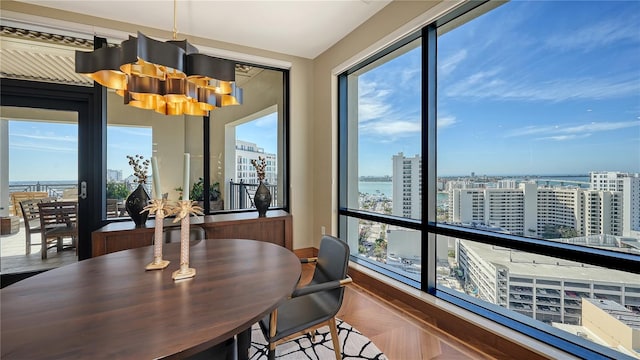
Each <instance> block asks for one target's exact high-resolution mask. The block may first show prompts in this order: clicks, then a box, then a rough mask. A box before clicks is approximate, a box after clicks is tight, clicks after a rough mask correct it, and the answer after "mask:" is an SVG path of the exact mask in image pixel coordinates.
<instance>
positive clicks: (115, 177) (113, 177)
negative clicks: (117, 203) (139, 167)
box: [107, 169, 122, 182]
mask: <svg viewBox="0 0 640 360" xmlns="http://www.w3.org/2000/svg"><path fill="white" fill-rule="evenodd" d="M107 181H114V182H121V181H122V170H113V169H107Z"/></svg>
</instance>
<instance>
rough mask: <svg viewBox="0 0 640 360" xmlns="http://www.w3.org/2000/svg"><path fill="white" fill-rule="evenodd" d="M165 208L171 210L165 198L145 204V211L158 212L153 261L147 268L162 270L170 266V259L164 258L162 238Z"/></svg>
mask: <svg viewBox="0 0 640 360" xmlns="http://www.w3.org/2000/svg"><path fill="white" fill-rule="evenodd" d="M165 209H167V210H170V207H169V206H168V204H167V200H165V199H153V200H151V203H150V204H149V205H147V206H145V208H144V211H148V212H149V213H151V214H153V213H155V214H156V227H155V233H154V241H153V261H152V262H151V263H149V264H148V265H147V266H146V267H145V269H146V270H162V269H164V268H166V267H167V266H169V263H170V261H169V260H163V259H162V244H163V242H164V239H163V238H162V227H163V224H164V214H165Z"/></svg>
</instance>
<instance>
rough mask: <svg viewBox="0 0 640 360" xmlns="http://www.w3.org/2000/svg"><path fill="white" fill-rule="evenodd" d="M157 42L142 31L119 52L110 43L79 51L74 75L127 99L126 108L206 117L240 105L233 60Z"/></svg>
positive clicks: (185, 44) (188, 46)
mask: <svg viewBox="0 0 640 360" xmlns="http://www.w3.org/2000/svg"><path fill="white" fill-rule="evenodd" d="M173 6H174V7H173V40H168V41H166V42H162V41H158V40H154V39H151V38H149V37H146V36H144V35H143V34H142V33H140V32H138V37H134V36H129V39H128V40H125V41H123V42H122V43H121V45H120V46H119V47H109V46H107V45H106V44H105V45H104V46H103V47H101V48H99V49H96V50H94V51H92V52H85V51H76V63H75V66H76V70H75V71H76V72H77V73H80V74H84V75H86V76H88V77H90V78H91V79H93V80H94V81H96V82H97V83H98V84H100V85H102V86H105V87H107V88H109V89H113V90H115V92H116V93H117V94H118V95H120V96H122V97H123V98H124V103H125V104H127V105H130V106H134V107H137V108H141V109H149V110H154V111H156V112H158V113H160V114H165V115H195V116H205V115H208V114H209V111H210V110H213V109H215V108H218V107H223V106H227V105H238V104H241V103H242V89H241V88H239V87H237V86H236V84H235V67H236V64H235V62H233V61H230V60H227V59H221V58H216V57H212V56H208V55H205V54H200V53H198V49H197V48H196V47H194V46H193V45H191V44H189V43H188V42H187V41H186V40H176V39H177V30H176V15H175V14H176V2H175V0H174V4H173Z"/></svg>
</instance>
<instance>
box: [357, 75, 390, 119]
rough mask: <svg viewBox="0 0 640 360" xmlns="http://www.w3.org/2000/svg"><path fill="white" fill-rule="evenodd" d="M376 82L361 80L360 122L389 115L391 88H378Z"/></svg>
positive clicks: (359, 89)
mask: <svg viewBox="0 0 640 360" xmlns="http://www.w3.org/2000/svg"><path fill="white" fill-rule="evenodd" d="M377 87H378V84H377V83H374V82H366V81H360V83H359V86H358V91H359V102H358V119H359V121H360V122H367V121H370V120H375V119H380V118H384V117H387V116H388V115H389V112H390V111H391V105H390V101H389V100H390V99H389V94H390V93H391V90H389V89H378V88H377Z"/></svg>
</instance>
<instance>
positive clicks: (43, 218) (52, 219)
mask: <svg viewBox="0 0 640 360" xmlns="http://www.w3.org/2000/svg"><path fill="white" fill-rule="evenodd" d="M38 210H39V213H40V227H41V228H43V229H44V228H47V227H52V226H57V225H61V224H63V225H66V226H67V227H72V226H76V221H77V218H78V202H76V201H56V202H41V203H38Z"/></svg>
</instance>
